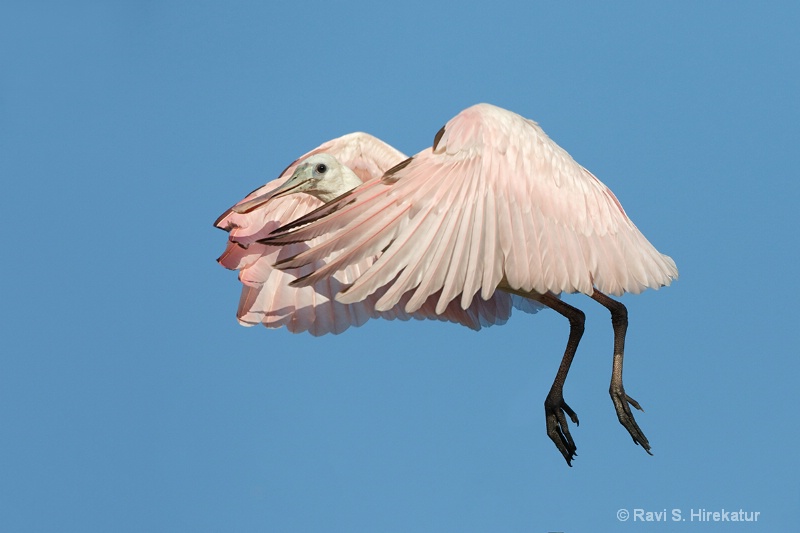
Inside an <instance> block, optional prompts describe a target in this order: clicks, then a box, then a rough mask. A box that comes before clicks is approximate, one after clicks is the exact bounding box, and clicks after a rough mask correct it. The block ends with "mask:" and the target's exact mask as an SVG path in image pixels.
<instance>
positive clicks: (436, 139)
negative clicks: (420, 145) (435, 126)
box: [433, 126, 446, 150]
mask: <svg viewBox="0 0 800 533" xmlns="http://www.w3.org/2000/svg"><path fill="white" fill-rule="evenodd" d="M445 127H446V126H442V129H440V130H439V131H438V132H437V133H436V136H435V137H434V138H433V149H434V150H436V147H437V146H439V141H441V140H442V136H443V135H444V129H445Z"/></svg>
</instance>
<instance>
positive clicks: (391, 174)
mask: <svg viewBox="0 0 800 533" xmlns="http://www.w3.org/2000/svg"><path fill="white" fill-rule="evenodd" d="M413 159H414V158H413V157H409V158H408V159H404V160H402V161H400V162H399V163H398V164H396V165H395V166H393V167H392V168H390V169H389V170H387V171H386V172H385V173H384V174H383V177H382V178H381V181H382V182H383V183H394V182H396V181H397V178H396V177H395V174H397V173H398V172H400V171H401V170H403V169H404V168H406V167H407V166H408V165H409V164H410V163H411V161H412V160H413Z"/></svg>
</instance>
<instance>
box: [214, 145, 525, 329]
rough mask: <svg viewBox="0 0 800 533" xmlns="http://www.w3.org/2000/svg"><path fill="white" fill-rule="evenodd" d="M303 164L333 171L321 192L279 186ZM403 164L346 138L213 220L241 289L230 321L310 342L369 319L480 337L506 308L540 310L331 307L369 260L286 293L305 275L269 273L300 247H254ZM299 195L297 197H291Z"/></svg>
mask: <svg viewBox="0 0 800 533" xmlns="http://www.w3.org/2000/svg"><path fill="white" fill-rule="evenodd" d="M309 158H312V159H313V160H314V161H316V160H317V159H319V161H318V162H317V165H314V166H315V167H316V166H318V165H324V164H326V163H327V164H328V165H329V166H330V168H331V169H333V171H332V172H331V173H329V174H328V175H327V176H326V179H324V180H322V181H320V182H319V183H320V187H321V189H322V190H314V189H312V188H309V187H308V185H304V186H302V187H298V188H296V189H291V190H290V189H289V188H287V186H286V184H287V182H288V180H289V178H290V177H291V176H292V175H293V173H294V172H295V171H296V170H297V169H298V168H299V167H301V166H302V165H301V162H302V163H305V164H306V165H307V164H308V163H306V160H308V159H309ZM404 159H406V155H404V154H403V153H401V152H399V151H398V150H396V149H395V148H393V147H392V146H390V145H388V144H387V143H385V142H383V141H381V140H380V139H378V138H376V137H374V136H372V135H369V134H367V133H363V132H354V133H349V134H347V135H343V136H341V137H338V138H335V139H331V140H329V141H326V142H324V143H322V144H321V145H319V146H317V147H316V148H314V149H313V150H310V151H309V152H307V153H305V154H303V155H301V156H300V157H298V158H297V159H296V160H295V161H294V162H292V163H291V164H290V165H289V166H288V167H287V168H286V169H285V170H284V171H283V172H281V174H280V175H279V176H278V178H276V179H274V180H271V181H269V182H267V183H266V184H265V185H263V186H261V187H259V188H257V189H256V190H254V191H252V192H251V193H250V194H248V195H247V196H246V197H245V198H244V199H242V200H240V201H239V202H237V203H236V204H235V205H233V206H232V207H231V208H229V209H227V210H226V211H225V212H224V213H223V214H222V215H220V216H219V217H218V218H217V220H216V221H215V222H214V226H215V227H217V228H220V229H223V230H225V231H227V232H228V234H229V237H228V242H227V245H226V248H225V251H224V252H223V253H222V255H221V256H220V257H219V258H218V259H217V261H218V262H219V263H220V264H221V265H222V266H223V267H225V268H227V269H230V270H237V271H238V272H239V279H240V281H241V283H242V291H241V297H240V299H239V306H238V310H237V313H236V316H237V319H238V321H239V323H240V324H242V325H244V326H253V325H256V324H263V325H264V326H265V327H267V328H270V329H277V328H281V327H286V328H287V329H288V330H289V331H290V332H292V333H302V332H308V333H310V334H311V335H314V336H321V335H326V334H339V333H342V332H344V331H345V330H347V329H348V328H350V327H357V326H361V325H363V324H364V323H366V322H367V320H369V319H371V318H382V319H388V320H394V319H397V320H409V319H411V318H414V319H418V320H426V319H427V320H439V321H447V322H452V323H455V324H459V325H462V326H466V327H468V328H470V329H473V330H480V329H481V328H482V327H487V326H490V325H494V324H504V323H505V322H506V321H507V320H508V318H509V317H510V315H511V312H512V309H514V308H516V309H518V310H522V311H524V312H528V313H535V312H536V311H538V310H539V309H541V306H538V305H531V302H530V301H529V300H526V299H524V298H522V297H518V296H515V295H511V294H505V293H497V294H496V295H495V296H493V297H492V298H489V299H486V300H482V299H476V300H475V301H474V302H473V303H472V304H471V305H470V306H468V307H466V308H462V306H461V305H459V304H458V302H453V303H452V304H450V305H448V306H447V308H446V309H445V310H444V312H442V311H441V310H439V311H437V310H436V309H435V307H436V303H437V299H436V298H434V297H432V298H430V300H429V301H428V302H426V303H425V304H424V305H422V306H421V307H420V308H419V309H416V310H415V311H413V312H411V313H408V312H406V311H405V303H406V302H405V301H402V302H401V303H400V304H398V305H395V306H393V307H391V308H389V309H384V310H382V311H377V310H376V309H375V302H376V301H377V300H378V298H379V294H375V295H372V296H370V297H367V298H365V299H364V300H362V301H359V302H354V303H350V304H343V303H340V302H338V301H336V300H335V299H334V296H335V295H336V294H337V293H338V292H339V291H340V290H342V289H343V288H345V286H346V284H347V283H348V280H350V278H351V277H354V276H355V275H356V274H357V273H358V270H359V269H363V268H365V267H366V266H368V265H369V264H371V260H370V259H367V260H365V261H363V262H362V264H359V265H355V266H354V267H352V268H350V269H349V270H348V271H347V272H344V273H341V274H338V275H336V276H331V277H328V278H326V279H323V280H320V281H318V282H316V283H314V284H313V285H312V286H306V287H293V286H290V282H291V281H293V280H294V279H296V278H298V277H301V276H302V275H303V274H305V273H307V271H309V269H308V268H306V269H305V270H304V269H287V270H285V271H284V270H278V269H275V268H273V266H272V265H273V263H274V262H276V261H278V260H279V259H281V258H283V257H287V256H288V255H291V254H294V253H297V252H299V251H302V250H304V249H306V248H307V246H305V245H303V244H297V245H289V246H282V247H279V246H272V245H268V244H263V243H259V242H258V240H259V239H261V238H263V237H266V236H268V235H269V233H270V232H271V231H272V230H274V229H277V228H278V227H280V226H281V225H283V224H286V223H288V222H291V221H292V220H295V219H297V218H299V217H300V216H302V215H305V214H307V213H309V212H311V211H312V210H313V209H315V208H317V207H319V206H321V205H323V203H324V202H327V201H331V200H332V199H334V198H335V197H338V196H339V195H340V194H343V193H345V192H347V191H348V190H350V189H352V188H353V187H355V186H357V185H359V184H361V183H362V182H364V181H368V180H371V179H377V178H380V177H381V176H382V175H383V174H384V172H385V171H386V170H388V169H389V168H390V167H392V166H394V165H395V164H397V163H399V162H400V161H403V160H404ZM343 164H346V165H347V172H348V174H347V176H346V177H345V179H344V181H339V179H338V177H337V176H336V170H335V169H336V167H338V166H341V165H343ZM303 168H305V167H303ZM299 192H303V193H305V194H292V193H299ZM312 242H313V241H312ZM409 297H410V295H409Z"/></svg>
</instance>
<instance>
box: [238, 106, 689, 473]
mask: <svg viewBox="0 0 800 533" xmlns="http://www.w3.org/2000/svg"><path fill="white" fill-rule="evenodd" d="M348 167H349V165H348V164H346V163H342V162H341V161H339V160H338V159H337V157H336V155H335V154H328V157H327V158H326V159H325V160H322V159H320V158H319V157H317V154H312V155H311V156H309V157H308V158H306V159H305V160H303V161H301V162H300V163H299V164H297V165H296V166H295V167H294V168H293V169H292V172H291V174H290V176H289V177H288V179H287V180H286V182H285V183H284V185H283V189H282V191H279V192H278V196H279V197H280V196H281V195H282V194H292V191H295V192H300V191H302V190H303V189H304V188H307V189H310V188H319V180H320V179H324V178H323V176H322V175H323V174H327V175H329V176H334V175H337V176H339V177H338V178H337V179H338V180H339V181H342V180H343V179H344V178H342V177H341V175H348V173H352V170H351V169H350V168H348ZM350 178H352V176H350ZM362 181H363V183H361V184H359V185H356V186H355V187H353V188H351V189H350V190H348V191H343V190H337V191H336V193H335V194H338V196H336V197H335V198H329V199H328V200H326V201H325V202H321V205H319V206H318V207H316V208H315V209H313V210H310V211H309V212H308V213H306V214H305V215H303V216H301V217H299V218H298V219H296V220H294V221H291V222H287V223H283V224H282V225H281V226H279V227H276V228H273V229H271V230H270V231H269V232H268V234H266V235H265V234H264V233H263V232H262V233H259V234H258V235H257V236H254V237H253V238H254V239H255V242H256V243H259V244H263V245H268V246H287V247H296V246H298V245H302V246H303V248H302V249H300V250H298V249H296V248H295V249H293V250H292V251H291V252H287V253H286V254H283V255H281V256H280V257H278V258H277V260H276V262H275V264H274V267H275V268H277V269H280V270H283V271H284V272H293V273H294V274H293V275H294V276H296V277H295V279H293V280H292V281H291V282H290V283H289V286H290V287H296V288H304V287H313V286H316V285H317V284H319V283H321V282H323V281H325V280H329V279H331V277H332V276H337V275H340V276H341V275H343V274H346V273H348V272H349V273H350V274H352V275H351V276H347V279H346V280H344V281H343V283H342V285H339V286H337V288H338V292H337V293H336V294H335V295H334V296H333V297H334V299H335V300H336V301H337V302H339V303H342V304H350V305H352V304H356V303H359V302H365V301H368V300H369V302H370V305H371V306H373V307H374V309H375V311H376V312H387V311H391V310H396V309H397V307H398V306H401V307H402V309H403V310H404V311H405V312H406V313H414V312H418V311H419V310H421V309H423V307H424V306H426V305H430V304H431V302H432V300H435V305H434V308H433V311H434V312H435V313H443V312H446V311H447V310H448V309H451V308H452V306H453V303H454V302H457V303H458V307H460V308H461V309H465V310H466V309H469V308H470V306H472V305H474V303H475V302H476V301H489V300H491V299H492V298H495V297H496V296H497V295H498V294H510V295H512V296H516V297H520V298H522V299H524V300H527V301H529V302H530V303H532V304H538V305H539V307H547V308H550V309H552V310H554V311H555V312H557V313H558V314H560V315H562V316H564V317H565V318H566V319H567V320H568V322H569V335H568V338H567V343H566V347H565V350H564V355H563V356H562V359H561V363H560V365H559V368H558V371H557V373H556V376H555V379H554V381H553V385H552V387H551V388H550V390H549V392H548V394H547V396H546V398H545V402H544V408H545V425H546V432H547V435H548V437H549V438H550V439H551V440H552V441H553V443H554V444H555V446H556V448H557V449H558V451H559V452H560V453H561V455H562V456H563V457H564V459H565V460H566V462H567V465H569V466H572V461H573V460H574V458H575V457H576V455H577V453H576V450H577V446H576V445H575V441H574V439H573V437H572V435H571V432H570V429H569V425H568V421H567V418H569V420H570V421H571V422H572V423H573V424H575V425H576V426H577V425H578V424H579V419H578V416H577V414H576V413H575V411H574V410H573V409H572V408H571V407H570V406H569V405H568V404H567V403H566V402H565V400H564V396H563V388H564V383H565V380H566V377H567V373H568V372H569V369H570V366H571V364H572V361H573V358H574V356H575V353H576V351H577V348H578V344H579V342H580V340H581V337H582V335H583V332H584V329H585V314H584V312H583V311H581V310H580V309H578V308H576V307H574V306H572V305H570V304H568V303H566V302H564V301H563V300H562V299H561V297H560V296H561V294H563V293H582V294H584V295H586V296H588V297H589V298H591V299H592V300H594V301H595V302H597V303H599V304H600V305H602V306H603V307H605V308H606V309H607V310H608V311H609V312H610V315H611V323H612V329H613V334H614V340H613V345H614V346H613V357H612V372H611V382H610V386H609V394H610V396H611V399H612V403H613V405H614V409H615V411H616V414H617V418H618V420H619V422H620V423H621V424H622V426H623V427H624V428H625V429H626V430H627V431H628V433H629V435H630V436H631V438H632V439H633V442H634V443H635V444H637V445H640V446H641V447H642V448H643V449H644V450H645V451H646V452H647V453H648V454H651V455H652V452H651V445H650V443H649V441H648V439H647V438H646V437H645V435H644V433H643V432H642V430H641V428H640V427H639V425H638V423H637V422H636V419H635V418H634V415H633V412H632V411H631V407H633V408H635V409H637V410H642V408H641V406H640V405H639V403H638V402H637V401H636V400H634V399H633V398H632V397H631V396H629V395H628V394H627V393H626V391H625V388H624V386H623V379H622V367H623V359H624V345H625V335H626V331H627V327H628V311H627V308H626V306H625V305H624V304H622V303H621V302H620V301H618V300H615V299H613V298H612V297H611V296H620V295H622V294H623V293H634V294H636V293H640V292H642V291H643V290H645V289H647V288H653V289H658V288H660V287H663V286H667V285H670V284H671V282H672V281H673V280H676V279H677V278H678V270H677V266H676V264H675V261H673V260H672V258H670V257H669V256H667V255H664V254H661V253H660V252H659V251H658V250H656V248H655V247H654V246H653V245H652V244H651V243H650V242H649V241H648V240H647V239H646V238H645V236H644V235H643V234H642V233H641V232H640V231H639V229H638V228H637V227H636V226H635V225H634V223H633V222H632V221H631V219H630V218H629V217H628V215H627V214H626V212H625V210H624V209H623V207H622V204H621V203H620V202H619V200H618V199H617V197H616V196H615V195H614V193H612V192H611V190H610V189H609V188H608V187H607V186H606V185H604V184H603V183H602V182H601V181H600V180H599V179H598V178H597V177H595V176H594V175H593V174H592V173H591V172H589V171H588V170H586V169H585V168H584V167H582V166H581V165H580V164H578V163H577V162H576V161H575V160H574V159H573V158H572V157H571V156H570V155H569V154H568V153H567V152H566V151H565V150H564V149H563V148H561V147H560V146H558V145H557V144H556V143H555V142H554V141H552V140H551V139H550V138H549V137H548V136H547V135H546V134H545V132H544V131H543V130H542V128H541V127H540V126H539V125H538V124H537V123H536V122H534V121H533V120H530V119H527V118H524V117H522V116H521V115H518V114H516V113H514V112H512V111H508V110H506V109H503V108H500V107H497V106H494V105H491V104H486V103H482V104H477V105H474V106H471V107H469V108H467V109H464V110H463V111H461V112H460V113H458V114H457V115H456V116H455V117H453V118H452V119H451V120H449V121H448V122H447V123H446V124H445V125H444V127H443V128H441V129H440V130H439V131H438V133H436V134H435V136H434V138H433V143H432V146H431V147H429V148H426V149H424V150H422V151H421V152H419V153H417V154H416V155H414V156H413V157H409V158H405V159H402V160H401V161H399V162H397V163H396V164H394V165H393V166H391V167H390V168H388V169H387V170H386V171H385V172H384V173H383V174H382V175H381V176H379V177H376V176H372V177H371V178H369V179H366V180H362ZM262 200H268V198H267V196H266V195H265V196H264V197H263V198H262V199H261V200H256V201H255V202H254V203H253V204H249V206H248V207H250V206H253V205H254V204H258V203H259V202H260V201H262ZM252 201H253V200H251V202H252ZM267 203H268V202H267ZM259 205H266V204H259ZM255 209H260V207H258V206H256V207H255ZM265 231H266V230H265ZM365 261H366V263H365ZM356 266H358V268H357V269H356V271H352V269H354V268H355V267H356ZM300 269H306V270H305V271H304V272H303V273H300ZM298 273H300V275H297V274H298ZM371 298H374V300H370V299H371Z"/></svg>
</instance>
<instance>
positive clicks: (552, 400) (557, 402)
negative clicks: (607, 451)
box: [544, 390, 579, 466]
mask: <svg viewBox="0 0 800 533" xmlns="http://www.w3.org/2000/svg"><path fill="white" fill-rule="evenodd" d="M564 413H566V414H567V415H568V416H569V418H570V420H572V422H573V423H574V424H575V425H576V426H577V425H578V424H579V423H578V415H576V414H575V411H573V410H572V409H570V407H569V405H567V402H565V401H564V397H563V396H562V395H561V392H560V391H559V392H554V391H552V390H551V391H550V394H548V395H547V399H545V401H544V414H545V421H546V422H547V436H548V437H550V440H552V441H553V442H554V443H555V445H556V448H558V451H560V452H561V455H563V456H564V459H565V460H566V461H567V464H568V465H569V466H572V460H573V459H574V458H575V456H576V455H578V454H577V453H575V450H576V449H577V448H576V447H575V441H574V440H572V435H570V433H569V426H568V425H567V418H566V416H564Z"/></svg>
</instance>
